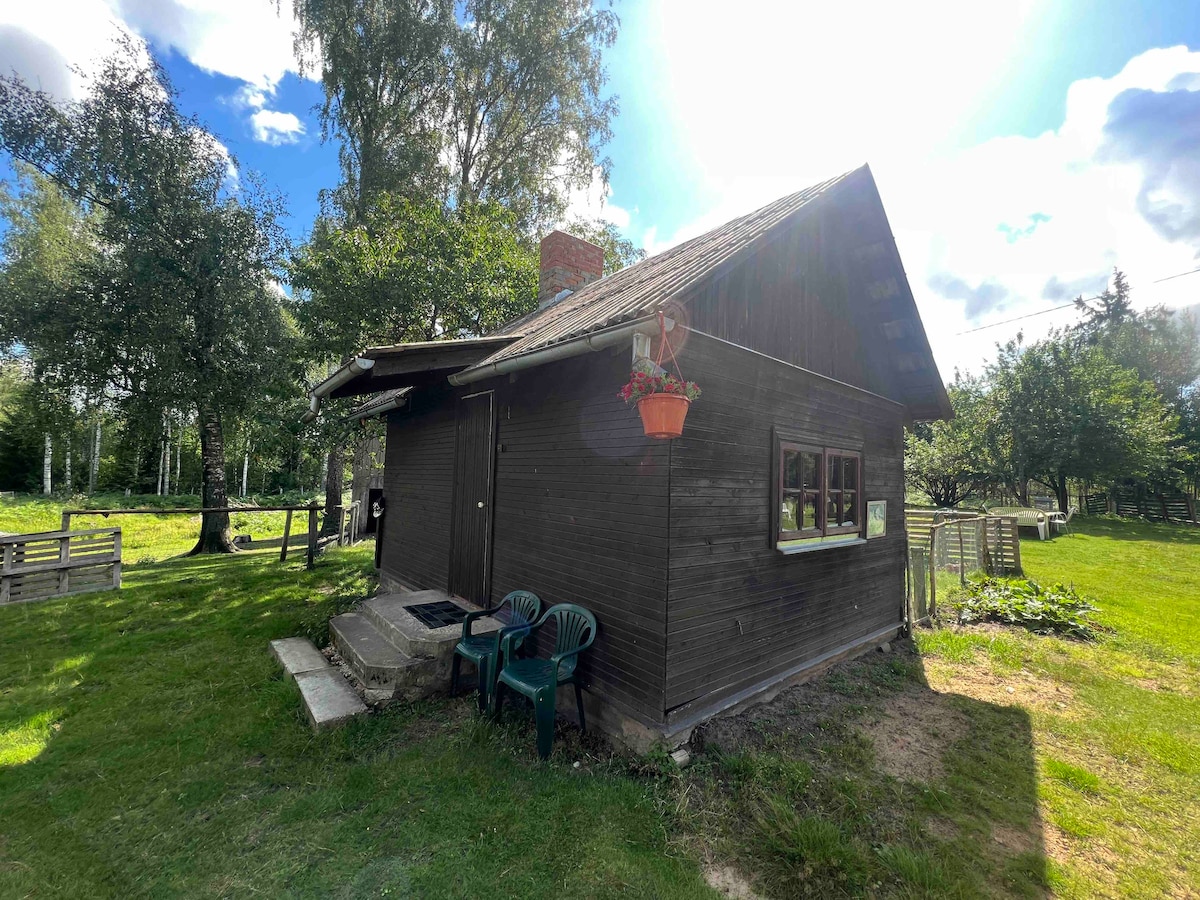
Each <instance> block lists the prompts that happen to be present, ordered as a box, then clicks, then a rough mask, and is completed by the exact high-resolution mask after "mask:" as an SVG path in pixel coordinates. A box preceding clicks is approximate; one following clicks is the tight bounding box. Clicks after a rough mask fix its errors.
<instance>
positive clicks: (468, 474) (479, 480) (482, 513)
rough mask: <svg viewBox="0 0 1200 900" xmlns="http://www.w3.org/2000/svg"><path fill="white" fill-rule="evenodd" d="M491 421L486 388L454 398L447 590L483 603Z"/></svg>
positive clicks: (487, 553)
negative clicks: (451, 497) (452, 470)
mask: <svg viewBox="0 0 1200 900" xmlns="http://www.w3.org/2000/svg"><path fill="white" fill-rule="evenodd" d="M495 423H496V416H495V409H494V405H493V394H492V392H491V391H485V392H483V393H480V394H472V395H471V396H469V397H463V398H462V399H461V400H459V401H458V421H457V424H456V427H455V440H454V492H453V497H454V500H453V509H452V510H451V519H450V593H451V594H454V595H456V596H459V597H462V598H463V599H465V600H471V601H472V602H475V603H480V604H483V605H486V602H487V593H488V587H489V585H488V581H489V576H490V575H491V549H492V547H491V544H492V473H493V471H494V469H495V450H496V435H495V428H496V424H495Z"/></svg>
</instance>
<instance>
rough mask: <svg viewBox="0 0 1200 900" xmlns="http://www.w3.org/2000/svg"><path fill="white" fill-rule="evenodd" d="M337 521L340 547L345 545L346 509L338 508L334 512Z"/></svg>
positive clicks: (343, 507)
mask: <svg viewBox="0 0 1200 900" xmlns="http://www.w3.org/2000/svg"><path fill="white" fill-rule="evenodd" d="M336 514H337V521H338V539H337V542H338V546H339V547H341V546H343V545H345V543H346V507H345V506H339V507H338V508H337V510H336Z"/></svg>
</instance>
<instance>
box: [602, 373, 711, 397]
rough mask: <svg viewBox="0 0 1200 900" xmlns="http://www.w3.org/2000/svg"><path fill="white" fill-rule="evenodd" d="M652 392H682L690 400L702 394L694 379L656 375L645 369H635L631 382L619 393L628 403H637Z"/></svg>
mask: <svg viewBox="0 0 1200 900" xmlns="http://www.w3.org/2000/svg"><path fill="white" fill-rule="evenodd" d="M651 394H682V395H683V396H685V397H687V398H688V399H689V400H695V399H696V398H697V397H699V396H700V387H699V386H698V385H697V384H696V382H694V381H680V380H679V379H678V378H676V377H675V376H674V375H670V374H666V375H654V374H651V373H650V372H646V371H644V370H635V371H633V372H632V373H630V375H629V383H628V384H626V385H625V386H624V387H623V388H621V390H620V391H619V392H618V393H617V396H618V397H620V398H621V399H622V400H624V401H625V402H626V403H628V404H631V405H632V404H635V403H637V402H638V401H639V400H641V399H642V398H643V397H649V396H650V395H651Z"/></svg>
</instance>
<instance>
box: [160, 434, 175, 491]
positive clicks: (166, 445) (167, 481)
mask: <svg viewBox="0 0 1200 900" xmlns="http://www.w3.org/2000/svg"><path fill="white" fill-rule="evenodd" d="M176 492H177V493H178V488H176ZM163 493H164V494H167V495H170V493H171V420H170V419H169V418H168V419H167V439H166V440H165V441H163Z"/></svg>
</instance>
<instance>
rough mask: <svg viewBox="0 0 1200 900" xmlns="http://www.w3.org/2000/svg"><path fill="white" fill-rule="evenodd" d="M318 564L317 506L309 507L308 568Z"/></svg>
mask: <svg viewBox="0 0 1200 900" xmlns="http://www.w3.org/2000/svg"><path fill="white" fill-rule="evenodd" d="M316 564H317V505H316V504H315V503H313V504H312V505H310V506H309V507H308V563H307V567H308V568H310V569H311V568H313V567H314V566H315V565H316Z"/></svg>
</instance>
